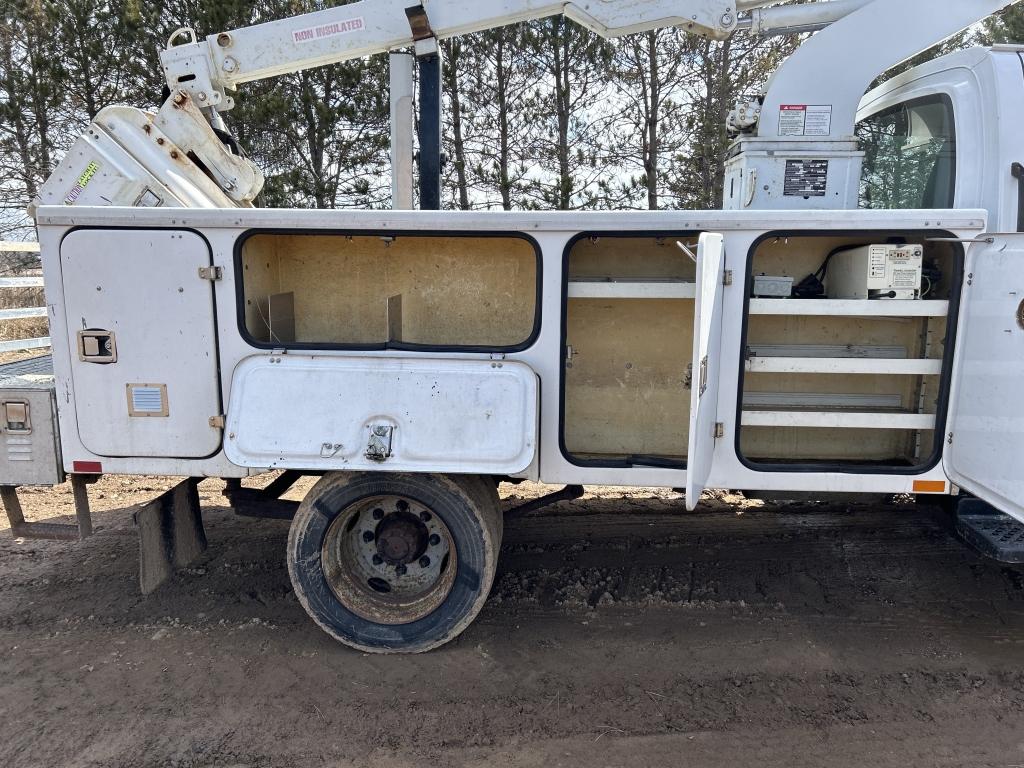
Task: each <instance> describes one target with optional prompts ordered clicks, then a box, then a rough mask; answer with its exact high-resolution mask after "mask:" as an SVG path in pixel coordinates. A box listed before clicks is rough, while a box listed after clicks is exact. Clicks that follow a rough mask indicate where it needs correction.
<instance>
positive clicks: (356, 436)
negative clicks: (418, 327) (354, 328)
mask: <svg viewBox="0 0 1024 768" xmlns="http://www.w3.org/2000/svg"><path fill="white" fill-rule="evenodd" d="M537 398H538V394H537V376H536V374H535V373H534V372H533V370H532V369H531V368H530V367H528V366H526V365H523V364H522V363H512V362H508V361H505V362H501V363H498V362H494V361H491V360H466V359H448V358H437V357H430V358H395V357H311V356H305V355H293V354H287V355H280V356H274V357H269V356H260V357H250V358H247V359H246V360H243V361H242V362H241V363H240V364H239V365H238V367H237V368H236V369H235V372H234V376H233V379H232V387H231V400H230V402H229V404H228V420H227V432H228V439H227V440H226V442H225V452H226V453H227V456H228V458H229V459H231V461H233V462H235V463H236V464H239V465H242V466H249V467H277V468H283V469H289V468H290V469H375V470H387V471H403V470H404V471H414V472H415V471H420V472H460V473H469V474H511V473H516V472H521V471H523V470H524V469H526V468H527V467H528V466H530V463H531V462H532V461H533V458H534V455H535V453H536V450H537V408H538V399H537ZM373 426H391V427H394V431H393V436H392V443H391V447H392V455H391V456H390V458H388V459H386V460H384V461H373V460H371V459H369V458H367V457H366V450H367V445H368V443H369V438H370V431H371V428H372V427H373Z"/></svg>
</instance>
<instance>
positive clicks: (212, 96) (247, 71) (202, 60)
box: [160, 0, 737, 111]
mask: <svg viewBox="0 0 1024 768" xmlns="http://www.w3.org/2000/svg"><path fill="white" fill-rule="evenodd" d="M559 14H565V16H567V17H568V18H570V19H572V20H573V21H575V22H577V23H579V24H581V25H583V26H584V27H587V28H588V29H591V30H593V31H594V32H596V33H597V34H599V35H602V36H603V37H616V36H619V35H625V34H629V33H632V32H642V31H645V30H649V29H657V28H660V27H679V28H681V29H684V30H686V31H687V32H690V33H692V34H696V35H703V36H706V37H712V38H716V39H724V38H727V37H729V35H731V34H732V33H733V31H734V30H735V29H736V24H737V14H736V7H735V4H734V3H733V0H596V1H595V2H587V3H584V2H551V0H477V1H476V2H472V3H461V2H450V1H448V2H446V1H445V0H433V1H432V2H431V1H430V0H424V2H423V4H422V5H416V4H415V3H414V2H413V1H412V0H363V2H359V3H351V4H349V5H342V6H338V7H335V8H329V9H327V10H323V11H317V12H315V13H307V14H303V15H301V16H295V17H293V18H290V19H283V20H280V21H271V22H267V23H265V24H258V25H256V26H252V27H246V28H243V29H239V30H234V31H231V32H221V33H219V34H215V35H210V36H209V37H207V38H206V39H205V40H198V39H196V37H195V33H193V32H192V31H191V30H179V31H178V32H176V33H175V35H174V36H172V37H171V40H170V45H169V47H168V48H167V49H166V50H165V51H164V52H163V53H162V54H161V56H160V58H161V61H162V63H163V68H164V75H165V76H166V78H167V84H168V85H169V86H170V88H171V90H172V91H175V90H185V91H187V92H188V93H189V94H190V95H191V96H192V98H193V99H194V100H195V101H196V103H197V104H198V105H199V106H201V107H214V108H216V109H217V110H220V111H223V110H226V109H231V107H232V99H231V96H230V93H229V92H230V91H232V90H233V89H234V88H235V87H237V86H238V85H239V84H241V83H246V82H250V81H252V80H260V79H263V78H267V77H274V76H277V75H283V74H287V73H289V72H297V71H300V70H303V69H309V68H311V67H318V66H323V65H326V64H334V63H337V62H340V61H347V60H349V59H354V58H358V57H360V56H368V55H370V54H374V53H380V52H383V51H388V50H393V49H396V48H403V47H407V46H411V45H413V44H416V43H419V42H421V41H423V40H426V39H433V40H438V39H444V38H448V37H455V36H457V35H464V34H468V33H470V32H479V31H481V30H485V29H493V28H495V27H502V26H505V25H507V24H514V23H516V22H520V21H527V20H529V19H538V18H543V17H546V16H557V15H559ZM181 39H187V41H188V42H186V43H185V44H182V45H175V44H174V43H176V42H177V41H179V40H181Z"/></svg>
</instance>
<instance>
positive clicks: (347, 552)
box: [321, 495, 458, 624]
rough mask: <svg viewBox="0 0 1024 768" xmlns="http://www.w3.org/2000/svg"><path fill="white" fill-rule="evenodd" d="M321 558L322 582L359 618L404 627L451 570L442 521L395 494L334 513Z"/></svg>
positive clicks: (443, 589)
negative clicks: (323, 580)
mask: <svg viewBox="0 0 1024 768" xmlns="http://www.w3.org/2000/svg"><path fill="white" fill-rule="evenodd" d="M321 562H322V563H323V569H324V575H325V577H326V579H327V583H328V586H329V587H330V589H331V591H332V592H333V593H334V595H335V596H336V597H337V598H338V600H340V601H341V603H342V604H343V605H344V606H345V607H346V608H348V609H349V610H350V611H352V612H353V613H355V614H357V615H358V616H361V617H362V618H364V619H369V620H371V621H376V622H379V623H381V624H408V623H410V622H413V621H416V620H418V619H420V618H422V617H424V616H426V615H427V614H429V613H430V612H431V611H433V610H435V609H436V608H437V607H438V606H439V605H441V604H442V603H443V602H444V600H445V598H446V597H447V595H448V593H449V592H450V591H451V588H452V585H453V584H454V583H455V576H456V573H457V570H458V553H457V551H456V550H455V547H454V543H453V541H452V535H451V532H450V531H449V530H448V527H447V526H446V525H445V523H444V520H443V519H442V518H441V517H440V516H439V515H438V514H436V513H435V512H434V511H433V510H431V509H429V508H428V507H427V506H426V505H424V504H422V503H420V502H418V501H415V500H413V499H410V498H406V497H401V496H388V495H381V496H373V497H368V498H365V499H361V500H360V501H358V502H356V503H354V504H352V505H351V506H350V507H348V508H346V509H345V510H343V511H342V512H341V513H340V514H338V515H337V517H335V519H334V521H333V522H332V523H331V525H330V526H329V527H328V529H327V531H326V533H325V534H324V542H323V545H322V548H321Z"/></svg>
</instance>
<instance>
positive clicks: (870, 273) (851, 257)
mask: <svg viewBox="0 0 1024 768" xmlns="http://www.w3.org/2000/svg"><path fill="white" fill-rule="evenodd" d="M923 266H924V248H923V247H922V246H920V245H893V244H885V245H865V246H861V247H858V248H851V249H849V250H844V251H838V252H836V253H834V254H832V256H831V257H830V258H829V262H828V270H827V272H826V274H825V295H826V296H828V298H830V299H919V298H921V271H922V267H923Z"/></svg>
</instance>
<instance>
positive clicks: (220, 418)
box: [210, 414, 225, 429]
mask: <svg viewBox="0 0 1024 768" xmlns="http://www.w3.org/2000/svg"><path fill="white" fill-rule="evenodd" d="M224 424H225V419H224V414H219V415H217V416H211V417H210V426H211V427H213V428H214V429H224Z"/></svg>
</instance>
